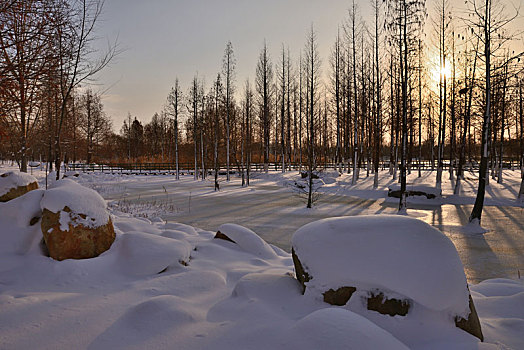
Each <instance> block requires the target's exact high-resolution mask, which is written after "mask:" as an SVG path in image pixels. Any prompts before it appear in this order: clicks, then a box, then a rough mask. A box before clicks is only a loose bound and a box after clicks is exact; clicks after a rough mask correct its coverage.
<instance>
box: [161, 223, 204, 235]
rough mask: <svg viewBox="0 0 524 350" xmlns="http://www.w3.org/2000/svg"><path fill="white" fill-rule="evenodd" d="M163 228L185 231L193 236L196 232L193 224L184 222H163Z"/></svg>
mask: <svg viewBox="0 0 524 350" xmlns="http://www.w3.org/2000/svg"><path fill="white" fill-rule="evenodd" d="M164 229H166V230H177V231H182V232H185V233H187V234H188V235H194V236H196V235H197V234H198V233H197V231H196V230H195V228H194V227H193V226H189V225H186V224H180V223H177V222H168V223H166V224H164Z"/></svg>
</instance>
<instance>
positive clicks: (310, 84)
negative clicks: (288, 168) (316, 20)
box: [304, 25, 321, 208]
mask: <svg viewBox="0 0 524 350" xmlns="http://www.w3.org/2000/svg"><path fill="white" fill-rule="evenodd" d="M320 66H321V61H320V55H319V53H318V44H317V35H316V33H315V30H314V28H313V25H311V29H310V30H309V32H308V34H307V37H306V47H305V48H304V67H305V75H306V76H305V78H306V85H307V99H306V100H307V105H308V113H307V118H308V128H309V136H308V201H307V207H308V208H311V206H312V204H313V191H314V189H313V186H314V183H313V170H314V168H315V163H316V162H315V122H316V119H317V117H318V115H317V113H318V110H319V109H318V108H317V107H318V99H319V98H320V91H319V90H320Z"/></svg>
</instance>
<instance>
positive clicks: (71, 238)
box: [41, 207, 115, 260]
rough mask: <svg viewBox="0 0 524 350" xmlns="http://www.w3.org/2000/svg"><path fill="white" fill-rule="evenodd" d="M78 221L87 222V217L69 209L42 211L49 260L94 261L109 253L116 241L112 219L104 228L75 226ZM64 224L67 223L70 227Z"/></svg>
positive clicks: (42, 226)
mask: <svg viewBox="0 0 524 350" xmlns="http://www.w3.org/2000/svg"><path fill="white" fill-rule="evenodd" d="M75 217H79V218H82V219H84V220H85V219H86V216H85V215H84V214H79V213H73V212H72V211H71V209H69V207H65V208H64V209H63V210H62V211H59V212H58V213H53V212H51V211H49V210H48V209H44V210H43V213H42V223H41V228H42V233H43V235H44V240H45V244H46V246H47V249H48V251H49V256H50V257H52V258H53V259H55V260H64V259H89V258H94V257H96V256H98V255H100V254H102V253H103V252H105V251H106V250H108V249H109V248H110V247H111V244H113V241H114V240H115V230H114V228H113V223H112V222H111V218H109V221H108V222H107V223H106V224H105V225H102V226H99V227H87V226H85V225H83V224H81V223H77V222H75V220H74V218H75ZM64 218H65V220H64ZM64 221H67V222H68V223H67V227H65V225H64Z"/></svg>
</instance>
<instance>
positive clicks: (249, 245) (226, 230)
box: [218, 224, 277, 259]
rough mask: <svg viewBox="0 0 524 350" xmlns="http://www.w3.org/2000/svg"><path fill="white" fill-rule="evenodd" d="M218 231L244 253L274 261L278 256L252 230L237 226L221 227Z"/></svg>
mask: <svg viewBox="0 0 524 350" xmlns="http://www.w3.org/2000/svg"><path fill="white" fill-rule="evenodd" d="M218 231H220V232H222V233H223V234H225V235H226V236H227V237H229V238H230V239H232V240H233V241H235V243H236V244H237V245H238V246H239V247H240V248H241V249H242V250H244V251H246V252H248V253H251V254H254V255H257V256H259V257H261V258H264V259H273V258H276V257H277V254H276V253H275V251H274V250H273V248H271V246H270V245H269V244H267V243H266V242H265V241H264V240H263V239H262V238H260V237H259V236H258V235H257V234H256V233H255V232H253V231H251V230H250V229H248V228H246V227H243V226H240V225H236V224H223V225H220V227H219V228H218Z"/></svg>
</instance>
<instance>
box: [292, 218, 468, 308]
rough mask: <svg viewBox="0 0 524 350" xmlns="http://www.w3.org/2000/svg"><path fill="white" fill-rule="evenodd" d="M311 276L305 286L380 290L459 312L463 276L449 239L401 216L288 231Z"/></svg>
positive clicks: (463, 291) (464, 293) (465, 303)
mask: <svg viewBox="0 0 524 350" xmlns="http://www.w3.org/2000/svg"><path fill="white" fill-rule="evenodd" d="M293 248H294V249H295V252H296V254H297V255H298V257H299V258H300V260H301V262H302V264H303V266H304V268H305V269H306V271H307V272H308V273H309V274H310V276H311V277H312V280H311V281H310V282H308V284H307V288H314V289H318V290H319V291H321V292H325V291H327V290H328V289H338V288H340V287H343V286H357V287H364V288H369V289H370V290H371V289H373V288H379V289H382V290H386V291H391V292H394V293H398V294H401V295H404V296H406V297H408V298H411V299H413V300H415V301H416V302H418V303H420V304H422V305H424V306H426V307H427V308H429V309H433V310H446V309H449V310H450V311H454V312H457V313H458V314H464V313H465V311H466V310H467V306H468V291H467V288H466V285H467V283H466V276H465V275H464V271H463V267H462V263H461V262H460V258H459V256H458V254H457V251H456V250H455V247H454V246H453V243H451V241H450V240H449V239H448V238H447V237H446V236H444V235H443V234H442V233H441V232H439V231H438V230H436V229H435V228H433V227H431V226H429V225H428V224H426V223H424V222H422V221H420V220H417V219H412V218H408V217H402V216H387V215H384V216H359V217H342V218H332V219H325V220H320V221H317V222H313V223H310V224H308V225H306V226H304V227H302V228H300V229H299V230H298V231H297V232H296V233H295V234H294V235H293Z"/></svg>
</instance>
